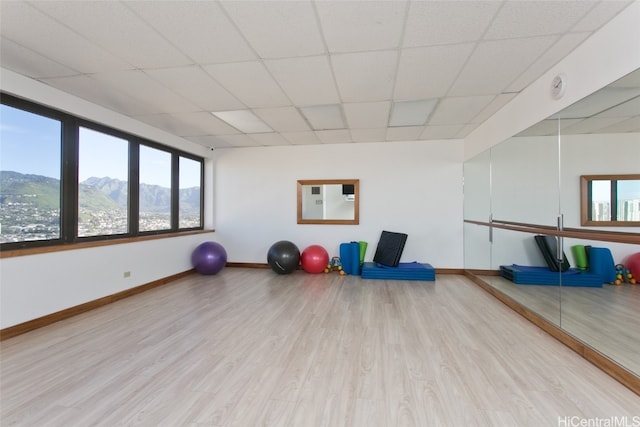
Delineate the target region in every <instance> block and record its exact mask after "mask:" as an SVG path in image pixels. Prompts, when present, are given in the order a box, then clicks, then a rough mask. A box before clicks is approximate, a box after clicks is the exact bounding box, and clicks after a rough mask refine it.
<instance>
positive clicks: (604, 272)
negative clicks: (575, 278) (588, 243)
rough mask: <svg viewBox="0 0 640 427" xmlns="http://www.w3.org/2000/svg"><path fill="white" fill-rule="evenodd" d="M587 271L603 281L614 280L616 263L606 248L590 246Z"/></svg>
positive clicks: (610, 281)
mask: <svg viewBox="0 0 640 427" xmlns="http://www.w3.org/2000/svg"><path fill="white" fill-rule="evenodd" d="M589 271H590V272H591V273H594V274H597V275H599V276H600V277H601V278H602V281H603V282H607V283H612V282H615V280H616V264H615V262H614V261H613V255H611V251H610V250H609V249H608V248H594V247H592V248H591V249H590V250H589Z"/></svg>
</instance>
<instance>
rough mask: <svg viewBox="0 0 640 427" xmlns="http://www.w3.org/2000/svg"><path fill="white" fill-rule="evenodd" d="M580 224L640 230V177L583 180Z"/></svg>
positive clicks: (586, 176) (581, 183) (602, 177)
mask: <svg viewBox="0 0 640 427" xmlns="http://www.w3.org/2000/svg"><path fill="white" fill-rule="evenodd" d="M580 223H581V225H597V226H616V227H640V174H637V175H636V174H631V175H583V176H581V177H580Z"/></svg>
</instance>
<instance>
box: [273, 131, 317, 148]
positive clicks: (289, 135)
mask: <svg viewBox="0 0 640 427" xmlns="http://www.w3.org/2000/svg"><path fill="white" fill-rule="evenodd" d="M282 136H283V137H285V139H286V140H287V141H289V142H290V143H292V144H294V145H309V144H320V140H319V139H318V136H317V135H316V133H315V132H313V131H308V132H283V133H282Z"/></svg>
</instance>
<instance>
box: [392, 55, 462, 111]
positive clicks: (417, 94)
mask: <svg viewBox="0 0 640 427" xmlns="http://www.w3.org/2000/svg"><path fill="white" fill-rule="evenodd" d="M473 47H474V44H473V43H467V44H460V45H455V46H435V47H423V48H412V49H403V50H402V52H401V54H400V64H399V66H398V77H397V79H396V85H395V89H394V98H395V99H402V100H410V99H422V98H437V97H441V96H444V95H445V94H446V93H447V91H448V90H449V88H450V87H451V85H452V84H453V82H454V80H455V78H456V76H457V75H458V74H459V73H460V70H461V68H462V66H463V65H464V64H465V62H466V61H467V59H468V58H469V55H470V54H471V52H473Z"/></svg>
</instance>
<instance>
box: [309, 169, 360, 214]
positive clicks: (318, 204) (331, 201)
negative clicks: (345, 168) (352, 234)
mask: <svg viewBox="0 0 640 427" xmlns="http://www.w3.org/2000/svg"><path fill="white" fill-rule="evenodd" d="M358 189H359V180H357V179H329V180H299V181H298V209H297V210H298V224H358V223H359V219H360V218H359V216H360V209H359V199H358Z"/></svg>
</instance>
